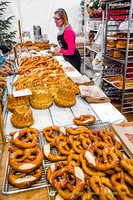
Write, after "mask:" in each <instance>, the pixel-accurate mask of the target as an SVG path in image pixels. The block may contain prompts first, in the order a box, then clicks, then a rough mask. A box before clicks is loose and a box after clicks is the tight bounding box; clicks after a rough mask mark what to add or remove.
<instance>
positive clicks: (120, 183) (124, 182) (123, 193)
mask: <svg viewBox="0 0 133 200" xmlns="http://www.w3.org/2000/svg"><path fill="white" fill-rule="evenodd" d="M111 183H112V185H113V186H114V188H115V191H116V192H117V194H118V196H119V197H120V199H122V200H132V199H133V191H132V188H133V180H132V178H131V177H130V176H129V175H127V174H126V173H123V172H121V173H118V174H114V175H112V176H111Z"/></svg>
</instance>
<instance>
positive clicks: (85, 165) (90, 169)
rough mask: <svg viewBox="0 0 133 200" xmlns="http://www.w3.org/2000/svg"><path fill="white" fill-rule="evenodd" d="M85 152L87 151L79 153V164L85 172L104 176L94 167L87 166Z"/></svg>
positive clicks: (90, 174)
mask: <svg viewBox="0 0 133 200" xmlns="http://www.w3.org/2000/svg"><path fill="white" fill-rule="evenodd" d="M87 152H88V151H84V152H82V153H81V154H80V161H81V165H82V168H83V170H84V171H85V173H86V174H88V175H89V176H106V174H105V173H104V172H101V171H96V170H95V169H93V168H91V167H90V166H89V164H88V161H87V158H88V154H87Z"/></svg>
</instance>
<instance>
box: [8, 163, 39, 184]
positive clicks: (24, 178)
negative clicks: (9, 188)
mask: <svg viewBox="0 0 133 200" xmlns="http://www.w3.org/2000/svg"><path fill="white" fill-rule="evenodd" d="M41 176H42V167H41V166H40V167H39V168H37V169H34V171H32V172H29V173H18V172H17V171H15V170H11V171H10V172H9V174H8V181H9V183H10V184H11V185H13V186H14V187H17V188H28V187H30V186H31V185H33V184H34V183H36V182H37V181H38V180H39V179H40V178H41Z"/></svg>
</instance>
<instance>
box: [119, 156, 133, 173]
mask: <svg viewBox="0 0 133 200" xmlns="http://www.w3.org/2000/svg"><path fill="white" fill-rule="evenodd" d="M121 165H122V167H124V169H125V170H127V171H128V173H129V174H130V175H131V176H132V177H133V160H132V159H128V158H127V159H122V160H121Z"/></svg>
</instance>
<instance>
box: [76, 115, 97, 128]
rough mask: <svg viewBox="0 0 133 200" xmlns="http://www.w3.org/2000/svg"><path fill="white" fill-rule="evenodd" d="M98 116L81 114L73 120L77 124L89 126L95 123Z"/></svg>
mask: <svg viewBox="0 0 133 200" xmlns="http://www.w3.org/2000/svg"><path fill="white" fill-rule="evenodd" d="M95 120H96V118H95V117H94V116H93V115H80V117H75V118H74V119H73V122H74V123H75V124H77V125H82V126H89V125H91V124H94V123H95Z"/></svg>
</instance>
